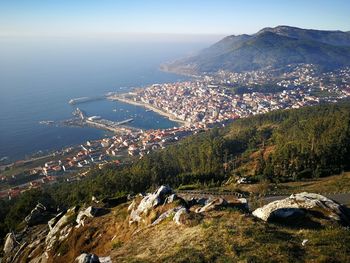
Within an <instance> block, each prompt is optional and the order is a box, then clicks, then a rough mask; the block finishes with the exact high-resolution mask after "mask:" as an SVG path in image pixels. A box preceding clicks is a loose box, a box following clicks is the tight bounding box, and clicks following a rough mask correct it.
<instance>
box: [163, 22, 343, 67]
mask: <svg viewBox="0 0 350 263" xmlns="http://www.w3.org/2000/svg"><path fill="white" fill-rule="evenodd" d="M349 59H350V34H349V33H348V32H342V31H321V30H308V29H299V28H295V27H287V26H279V27H276V28H264V29H262V30H260V31H259V32H257V33H256V34H253V35H239V36H228V37H226V38H224V39H223V40H221V41H219V42H218V43H216V44H214V45H212V46H211V47H209V48H207V49H204V50H203V51H201V52H200V53H199V54H197V55H196V56H193V57H188V58H184V59H180V60H178V61H175V62H172V63H169V64H165V65H163V69H164V70H168V71H173V72H180V73H193V74H194V73H202V72H216V71H218V70H220V69H223V70H228V71H234V72H242V71H251V70H259V69H266V68H281V67H285V66H287V65H289V64H297V63H311V64H315V65H318V66H320V68H322V69H333V68H338V67H342V66H348V65H350V62H349Z"/></svg>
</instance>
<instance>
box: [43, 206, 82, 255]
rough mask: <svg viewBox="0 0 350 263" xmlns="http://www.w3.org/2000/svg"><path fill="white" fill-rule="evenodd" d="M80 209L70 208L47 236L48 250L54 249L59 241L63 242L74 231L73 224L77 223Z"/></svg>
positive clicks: (76, 207)
mask: <svg viewBox="0 0 350 263" xmlns="http://www.w3.org/2000/svg"><path fill="white" fill-rule="evenodd" d="M78 210H79V207H78V206H75V207H72V208H70V209H69V210H68V211H67V212H66V213H65V214H64V215H63V216H62V217H61V218H60V219H59V220H58V221H57V223H56V224H55V225H54V226H53V228H52V229H51V230H50V231H49V233H48V234H47V236H46V239H45V244H46V250H47V251H49V250H51V249H52V247H53V245H54V244H55V243H56V241H58V240H63V239H62V237H67V236H68V235H69V233H70V231H71V230H72V224H73V223H74V222H75V219H76V216H77V213H78Z"/></svg>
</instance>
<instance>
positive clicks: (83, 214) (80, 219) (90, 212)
mask: <svg viewBox="0 0 350 263" xmlns="http://www.w3.org/2000/svg"><path fill="white" fill-rule="evenodd" d="M99 210H100V209H99V208H96V207H93V206H89V207H88V208H86V209H85V210H82V211H80V212H79V213H78V215H77V219H76V220H75V221H76V222H77V224H78V225H77V226H76V227H77V228H78V227H80V226H84V219H85V218H87V217H94V216H96V214H97V213H98V211H99Z"/></svg>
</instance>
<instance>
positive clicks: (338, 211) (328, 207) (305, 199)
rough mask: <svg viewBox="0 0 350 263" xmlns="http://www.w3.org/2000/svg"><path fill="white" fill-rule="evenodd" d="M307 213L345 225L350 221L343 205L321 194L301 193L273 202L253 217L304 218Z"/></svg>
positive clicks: (256, 211) (258, 210)
mask: <svg viewBox="0 0 350 263" xmlns="http://www.w3.org/2000/svg"><path fill="white" fill-rule="evenodd" d="M307 212H310V213H312V215H314V216H315V217H319V218H320V217H323V218H328V219H331V220H333V221H338V222H341V223H344V224H349V223H350V219H349V216H348V215H347V213H346V212H345V209H344V207H343V206H342V205H340V204H338V203H336V202H335V201H333V200H331V199H329V198H327V197H325V196H323V195H319V194H314V193H306V192H304V193H299V194H292V195H291V196H290V197H288V198H285V199H282V200H277V201H274V202H271V203H269V204H267V205H265V206H263V207H260V208H258V209H256V210H255V211H253V215H254V216H256V217H258V218H260V219H262V220H264V221H270V220H273V219H286V218H291V217H293V218H302V217H304V216H305V214H306V213H307Z"/></svg>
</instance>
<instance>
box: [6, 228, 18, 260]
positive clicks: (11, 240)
mask: <svg viewBox="0 0 350 263" xmlns="http://www.w3.org/2000/svg"><path fill="white" fill-rule="evenodd" d="M16 246H17V241H16V237H15V234H14V233H12V232H11V233H8V234H7V235H6V237H5V244H4V249H3V250H4V253H5V255H6V254H8V253H11V252H12V251H13V249H14V248H15V247H16Z"/></svg>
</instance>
